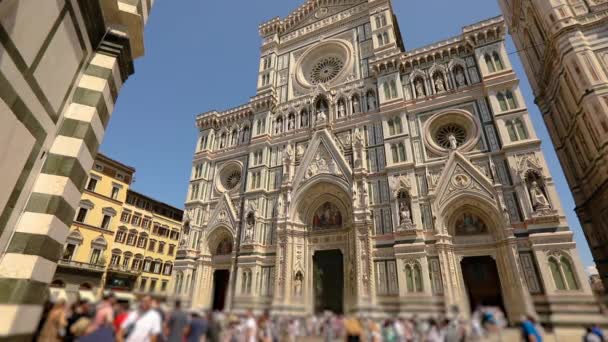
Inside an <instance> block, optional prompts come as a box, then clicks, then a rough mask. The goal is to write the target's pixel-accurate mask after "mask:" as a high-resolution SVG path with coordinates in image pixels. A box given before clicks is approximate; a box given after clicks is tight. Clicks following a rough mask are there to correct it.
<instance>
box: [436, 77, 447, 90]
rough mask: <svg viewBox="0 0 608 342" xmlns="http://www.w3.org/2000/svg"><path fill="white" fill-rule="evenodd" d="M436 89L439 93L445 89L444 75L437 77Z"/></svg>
mask: <svg viewBox="0 0 608 342" xmlns="http://www.w3.org/2000/svg"><path fill="white" fill-rule="evenodd" d="M435 91H437V92H438V93H441V92H444V91H445V84H444V83H443V77H442V76H441V75H437V76H436V77H435Z"/></svg>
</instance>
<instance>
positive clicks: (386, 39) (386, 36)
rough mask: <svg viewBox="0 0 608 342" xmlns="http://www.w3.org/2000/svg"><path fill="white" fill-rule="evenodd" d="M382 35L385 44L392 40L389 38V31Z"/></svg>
mask: <svg viewBox="0 0 608 342" xmlns="http://www.w3.org/2000/svg"><path fill="white" fill-rule="evenodd" d="M382 37H383V38H384V44H388V43H389V41H390V40H389V38H388V32H384V33H383V34H382ZM384 44H383V45H384Z"/></svg>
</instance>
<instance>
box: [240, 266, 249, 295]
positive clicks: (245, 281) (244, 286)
mask: <svg viewBox="0 0 608 342" xmlns="http://www.w3.org/2000/svg"><path fill="white" fill-rule="evenodd" d="M241 275H242V278H241V293H242V294H251V282H252V272H251V270H250V269H246V270H243V272H242V273H241Z"/></svg>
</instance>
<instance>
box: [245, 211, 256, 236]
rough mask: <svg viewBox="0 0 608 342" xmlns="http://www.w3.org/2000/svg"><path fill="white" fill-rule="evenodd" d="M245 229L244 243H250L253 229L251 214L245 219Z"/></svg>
mask: <svg viewBox="0 0 608 342" xmlns="http://www.w3.org/2000/svg"><path fill="white" fill-rule="evenodd" d="M245 223H246V225H247V228H246V230H245V241H246V242H252V241H253V233H254V232H253V230H254V228H255V214H254V213H253V212H251V213H249V214H247V219H246V220H245Z"/></svg>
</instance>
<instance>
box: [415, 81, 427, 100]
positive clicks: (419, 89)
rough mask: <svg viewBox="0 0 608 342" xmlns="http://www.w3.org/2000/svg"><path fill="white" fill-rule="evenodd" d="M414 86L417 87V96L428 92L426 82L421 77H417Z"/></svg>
mask: <svg viewBox="0 0 608 342" xmlns="http://www.w3.org/2000/svg"><path fill="white" fill-rule="evenodd" d="M414 86H415V87H416V97H424V96H426V93H425V92H424V84H423V83H422V80H421V79H417V80H416V82H415V84H414Z"/></svg>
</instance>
